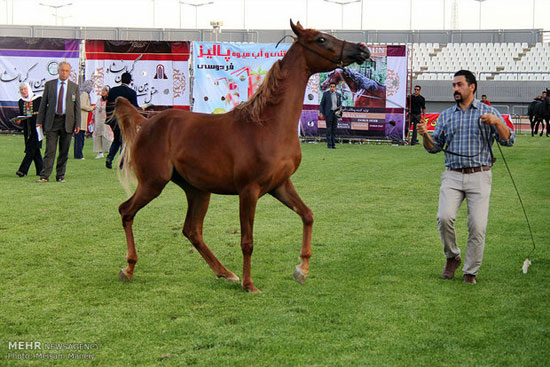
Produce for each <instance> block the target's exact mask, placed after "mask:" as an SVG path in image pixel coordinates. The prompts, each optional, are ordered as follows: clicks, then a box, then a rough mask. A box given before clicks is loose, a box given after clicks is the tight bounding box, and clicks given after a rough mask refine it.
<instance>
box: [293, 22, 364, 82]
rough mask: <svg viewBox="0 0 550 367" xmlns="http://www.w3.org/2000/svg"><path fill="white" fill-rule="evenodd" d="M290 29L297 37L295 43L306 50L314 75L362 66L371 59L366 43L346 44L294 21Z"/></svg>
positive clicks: (307, 60) (309, 65)
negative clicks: (335, 69) (356, 65)
mask: <svg viewBox="0 0 550 367" xmlns="http://www.w3.org/2000/svg"><path fill="white" fill-rule="evenodd" d="M290 27H291V28H292V31H293V32H294V34H295V35H296V36H297V39H296V41H295V43H298V44H299V45H301V46H302V47H303V48H304V49H305V52H304V55H305V58H306V63H307V66H308V68H309V70H310V71H311V72H312V73H319V72H323V71H330V70H333V69H334V68H337V67H340V68H342V67H344V66H346V65H349V64H351V63H354V62H356V63H358V64H362V63H363V62H364V61H365V60H367V59H368V58H370V51H369V49H368V47H367V45H366V44H364V43H351V42H346V41H342V40H339V39H338V38H336V37H333V36H331V35H330V34H326V33H321V32H319V31H316V30H314V29H304V28H303V27H302V25H301V24H300V22H298V23H296V24H294V23H293V22H292V20H291V21H290Z"/></svg>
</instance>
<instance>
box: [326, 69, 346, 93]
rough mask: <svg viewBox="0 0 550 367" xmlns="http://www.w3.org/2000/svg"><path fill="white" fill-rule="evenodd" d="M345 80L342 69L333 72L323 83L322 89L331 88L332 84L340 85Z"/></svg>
mask: <svg viewBox="0 0 550 367" xmlns="http://www.w3.org/2000/svg"><path fill="white" fill-rule="evenodd" d="M343 80H344V79H343V78H342V70H341V69H336V70H334V71H333V72H331V73H330V74H328V75H327V78H326V79H325V81H324V82H323V83H321V89H322V90H325V89H328V87H329V86H330V84H331V83H336V84H338V83H340V82H341V81H343Z"/></svg>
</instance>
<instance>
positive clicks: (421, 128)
mask: <svg viewBox="0 0 550 367" xmlns="http://www.w3.org/2000/svg"><path fill="white" fill-rule="evenodd" d="M416 131H417V132H418V133H419V134H420V135H424V134H427V133H428V128H427V127H426V123H425V122H419V123H418V124H416Z"/></svg>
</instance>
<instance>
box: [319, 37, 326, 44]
mask: <svg viewBox="0 0 550 367" xmlns="http://www.w3.org/2000/svg"><path fill="white" fill-rule="evenodd" d="M326 41H327V40H326V38H325V37H319V38H318V39H317V42H319V43H325V42H326Z"/></svg>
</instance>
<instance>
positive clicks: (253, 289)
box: [244, 286, 262, 293]
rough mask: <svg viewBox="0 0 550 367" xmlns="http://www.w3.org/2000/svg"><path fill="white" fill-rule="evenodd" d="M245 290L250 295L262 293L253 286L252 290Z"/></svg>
mask: <svg viewBox="0 0 550 367" xmlns="http://www.w3.org/2000/svg"><path fill="white" fill-rule="evenodd" d="M244 290H245V291H246V292H248V293H262V291H261V290H259V289H258V288H256V287H254V286H252V287H251V288H244Z"/></svg>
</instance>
